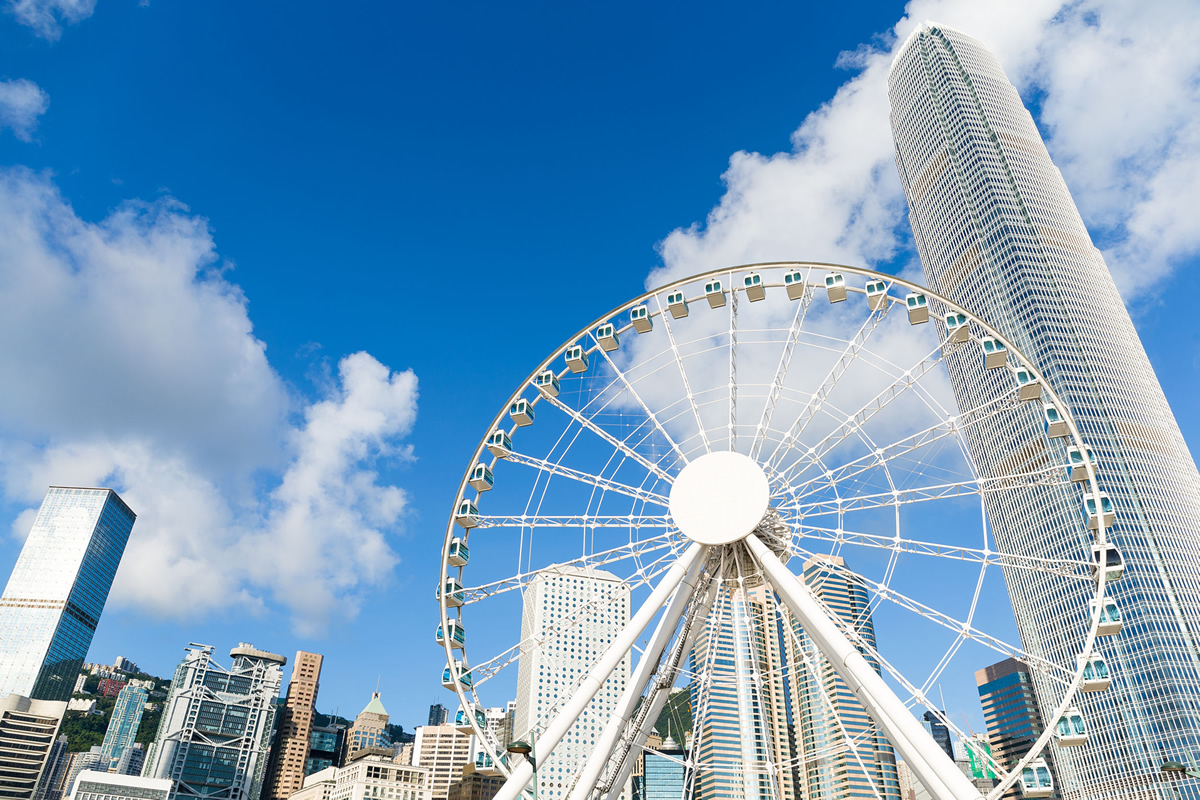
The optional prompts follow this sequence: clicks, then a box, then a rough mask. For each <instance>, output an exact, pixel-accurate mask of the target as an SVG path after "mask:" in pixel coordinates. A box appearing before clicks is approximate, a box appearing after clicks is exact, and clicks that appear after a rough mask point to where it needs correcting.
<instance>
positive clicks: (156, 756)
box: [144, 644, 287, 800]
mask: <svg viewBox="0 0 1200 800" xmlns="http://www.w3.org/2000/svg"><path fill="white" fill-rule="evenodd" d="M212 654H213V648H212V647H211V646H209V645H191V646H189V647H188V649H187V654H186V655H185V656H184V658H183V661H181V662H180V664H179V666H178V667H176V669H175V677H174V679H173V680H172V682H171V693H170V694H169V695H168V696H167V702H166V705H165V708H164V709H163V715H162V720H161V722H160V723H159V727H158V734H157V736H156V737H155V740H154V744H153V745H152V746H151V748H150V750H149V752H148V753H147V755H146V762H147V763H146V768H145V770H144V772H145V774H146V775H147V776H148V777H154V778H163V779H170V780H171V781H173V783H174V785H173V787H172V789H171V798H170V800H184V799H185V798H203V799H204V800H259V797H260V795H261V793H262V789H263V785H264V782H265V778H266V771H267V760H268V758H269V756H270V747H271V734H272V732H273V730H274V727H275V713H276V709H277V706H276V704H275V701H276V699H277V698H278V696H279V687H280V684H281V683H282V682H283V665H284V664H286V663H287V659H286V658H285V657H284V656H281V655H276V654H275V653H268V652H266V651H265V650H258V649H256V648H255V647H254V646H253V645H249V644H240V645H238V646H237V647H235V648H233V649H232V650H231V651H229V656H230V658H232V659H233V664H232V666H231V667H230V668H229V669H225V668H223V667H221V666H220V665H219V664H217V663H216V662H215V661H214V660H213V657H212Z"/></svg>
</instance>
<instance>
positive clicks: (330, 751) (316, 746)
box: [304, 724, 346, 775]
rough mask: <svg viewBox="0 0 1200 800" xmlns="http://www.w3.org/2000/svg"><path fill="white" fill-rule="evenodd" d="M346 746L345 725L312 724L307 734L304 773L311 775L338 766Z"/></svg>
mask: <svg viewBox="0 0 1200 800" xmlns="http://www.w3.org/2000/svg"><path fill="white" fill-rule="evenodd" d="M345 746H346V726H345V725H338V724H333V725H314V726H313V729H312V731H311V732H310V733H309V735H308V761H307V763H306V764H305V766H304V774H305V775H312V774H313V773H314V772H320V771H321V770H323V769H326V768H328V767H340V766H342V764H343V753H344V752H345V751H344V748H345Z"/></svg>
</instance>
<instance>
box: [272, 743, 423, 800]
mask: <svg viewBox="0 0 1200 800" xmlns="http://www.w3.org/2000/svg"><path fill="white" fill-rule="evenodd" d="M377 749H378V748H372V749H369V750H363V751H360V752H359V753H358V754H357V755H356V756H355V757H354V758H352V759H351V760H350V761H349V762H347V764H346V766H344V767H326V768H325V769H323V770H320V771H318V772H314V773H313V774H312V775H309V776H307V777H306V778H305V779H304V786H303V788H301V789H300V790H299V791H298V792H296V793H295V794H293V795H292V800H430V798H431V794H430V784H429V771H428V770H426V769H423V768H421V767H414V766H411V765H408V764H397V763H395V762H394V761H392V760H391V759H389V758H387V757H386V756H384V755H382V754H381V753H379V752H373V750H377Z"/></svg>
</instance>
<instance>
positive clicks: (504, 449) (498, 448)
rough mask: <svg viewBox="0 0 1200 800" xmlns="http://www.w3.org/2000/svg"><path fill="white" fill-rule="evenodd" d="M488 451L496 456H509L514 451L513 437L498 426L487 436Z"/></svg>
mask: <svg viewBox="0 0 1200 800" xmlns="http://www.w3.org/2000/svg"><path fill="white" fill-rule="evenodd" d="M487 449H488V452H489V453H491V454H492V455H494V456H495V457H496V458H508V457H509V455H510V454H511V453H512V439H510V438H508V434H507V433H505V432H504V431H502V430H500V429H499V428H497V429H496V430H494V431H492V432H491V434H490V435H489V436H488V438H487Z"/></svg>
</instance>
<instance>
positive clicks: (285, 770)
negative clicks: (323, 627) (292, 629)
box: [263, 650, 323, 800]
mask: <svg viewBox="0 0 1200 800" xmlns="http://www.w3.org/2000/svg"><path fill="white" fill-rule="evenodd" d="M322 661H323V657H322V656H321V655H320V654H318V653H306V652H304V651H303V650H298V651H296V659H295V661H293V662H292V678H291V680H290V681H288V688H287V697H286V698H285V700H284V704H283V709H282V711H281V712H280V714H279V725H278V730H277V732H276V734H275V746H274V747H273V749H272V752H271V769H270V772H269V777H268V780H267V788H266V790H265V791H264V793H263V796H264V798H268V800H287V798H288V797H290V796H291V795H292V793H294V792H298V791H299V790H300V788H301V787H302V786H303V785H304V776H305V774H306V769H307V767H308V759H309V749H310V748H311V737H312V728H313V714H314V713H315V710H316V702H317V689H318V688H319V685H320V679H321V662H322Z"/></svg>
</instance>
